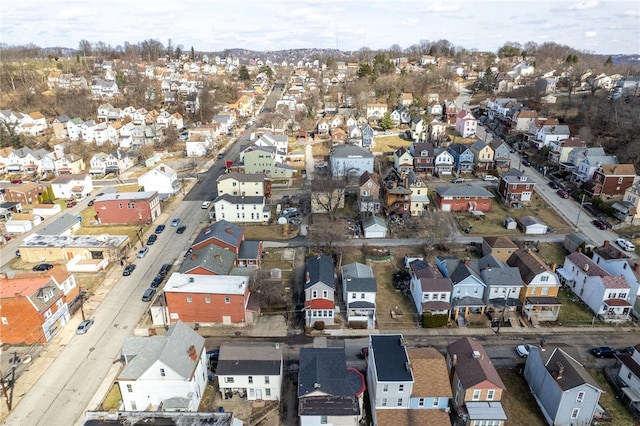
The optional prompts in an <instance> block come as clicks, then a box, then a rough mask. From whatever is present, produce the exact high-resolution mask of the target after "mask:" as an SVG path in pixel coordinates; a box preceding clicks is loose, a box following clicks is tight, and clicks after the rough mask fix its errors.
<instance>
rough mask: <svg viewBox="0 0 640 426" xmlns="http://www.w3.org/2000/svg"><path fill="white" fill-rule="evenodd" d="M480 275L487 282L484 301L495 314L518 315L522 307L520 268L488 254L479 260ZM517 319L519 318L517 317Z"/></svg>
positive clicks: (503, 315)
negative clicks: (517, 312) (517, 311)
mask: <svg viewBox="0 0 640 426" xmlns="http://www.w3.org/2000/svg"><path fill="white" fill-rule="evenodd" d="M478 268H479V269H480V277H481V278H482V281H483V282H484V283H485V284H486V286H487V288H486V290H485V292H484V302H485V303H486V305H487V306H488V308H489V312H491V313H492V314H493V315H497V314H500V315H501V316H502V318H509V317H510V316H514V317H515V316H516V314H515V312H516V310H519V308H521V307H522V302H520V292H521V291H522V278H521V277H520V270H519V269H518V268H516V267H513V266H509V265H507V264H506V263H505V262H503V261H501V260H499V259H497V258H495V257H494V256H492V255H490V254H488V255H485V256H483V257H482V258H480V260H478ZM516 320H517V319H516Z"/></svg>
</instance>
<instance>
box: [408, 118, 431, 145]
mask: <svg viewBox="0 0 640 426" xmlns="http://www.w3.org/2000/svg"><path fill="white" fill-rule="evenodd" d="M409 125H410V130H409V131H410V133H411V139H412V140H414V141H418V142H420V141H425V140H427V137H426V136H427V135H426V131H427V125H426V123H425V121H424V120H423V119H422V117H420V116H419V115H416V116H415V117H413V118H412V119H411V123H409Z"/></svg>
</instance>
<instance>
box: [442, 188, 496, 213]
mask: <svg viewBox="0 0 640 426" xmlns="http://www.w3.org/2000/svg"><path fill="white" fill-rule="evenodd" d="M492 198H494V195H493V194H492V193H491V192H489V191H487V190H486V189H485V188H483V187H481V186H474V185H462V186H449V187H440V188H436V199H435V201H436V204H437V205H438V207H439V208H440V210H442V211H444V212H463V211H481V212H487V211H489V210H490V209H491V199H492Z"/></svg>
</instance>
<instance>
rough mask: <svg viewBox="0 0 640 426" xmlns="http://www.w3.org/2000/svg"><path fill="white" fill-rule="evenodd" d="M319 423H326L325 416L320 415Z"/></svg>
mask: <svg viewBox="0 0 640 426" xmlns="http://www.w3.org/2000/svg"><path fill="white" fill-rule="evenodd" d="M320 424H321V425H326V424H327V416H320Z"/></svg>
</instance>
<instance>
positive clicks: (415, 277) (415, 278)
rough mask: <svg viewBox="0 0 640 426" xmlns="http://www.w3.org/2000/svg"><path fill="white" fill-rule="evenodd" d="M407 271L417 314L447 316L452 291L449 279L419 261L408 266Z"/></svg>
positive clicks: (430, 265) (431, 266)
mask: <svg viewBox="0 0 640 426" xmlns="http://www.w3.org/2000/svg"><path fill="white" fill-rule="evenodd" d="M409 271H410V274H411V283H410V284H409V289H410V290H411V298H412V299H413V303H414V305H415V307H416V310H417V311H418V313H419V314H420V315H422V314H423V313H425V312H428V313H431V314H444V315H447V316H449V314H450V312H451V291H452V290H453V284H452V283H451V278H448V277H444V276H443V275H442V273H441V272H440V271H439V270H438V268H436V267H435V266H433V265H432V264H429V263H427V262H425V261H424V260H420V259H418V260H414V261H413V262H411V263H410V264H409Z"/></svg>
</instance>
